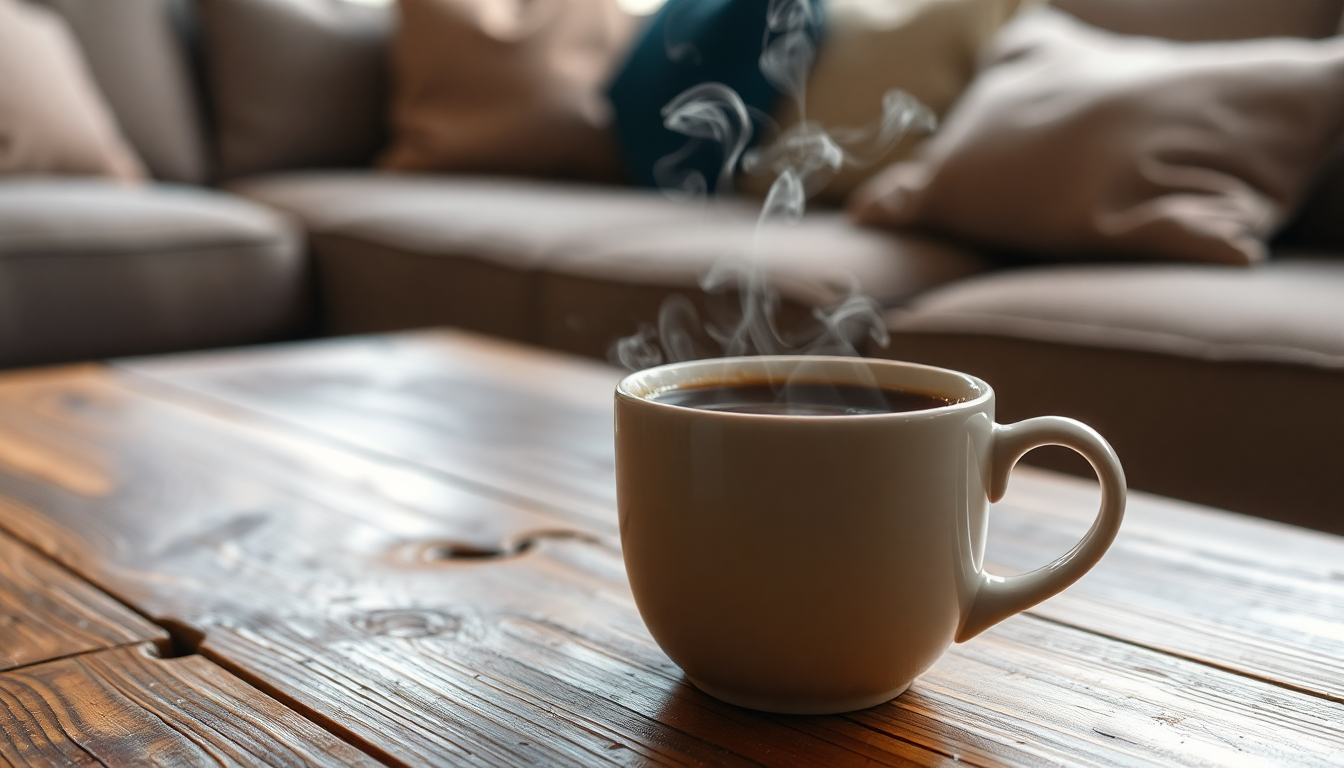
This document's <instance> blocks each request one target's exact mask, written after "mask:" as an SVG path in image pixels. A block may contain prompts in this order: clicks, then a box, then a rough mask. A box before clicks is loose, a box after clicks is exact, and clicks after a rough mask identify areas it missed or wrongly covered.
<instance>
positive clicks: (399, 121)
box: [380, 0, 633, 179]
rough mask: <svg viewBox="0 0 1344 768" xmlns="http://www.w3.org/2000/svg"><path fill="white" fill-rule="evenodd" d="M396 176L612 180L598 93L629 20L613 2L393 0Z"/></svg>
mask: <svg viewBox="0 0 1344 768" xmlns="http://www.w3.org/2000/svg"><path fill="white" fill-rule="evenodd" d="M400 8H401V15H402V23H401V25H400V26H399V27H398V31H397V34H396V37H395V40H394V43H393V68H394V82H395V84H396V85H395V89H394V94H393V111H392V124H393V142H392V146H391V148H390V149H389V150H388V151H387V153H386V154H385V155H384V156H383V158H382V160H381V163H380V164H381V165H382V166H383V167H384V168H386V169H389V170H397V171H457V172H469V173H514V174H531V175H539V176H567V177H571V178H590V179H611V178H615V177H616V176H618V174H619V165H618V161H617V158H616V150H615V146H614V143H613V141H612V138H611V134H610V131H609V124H610V120H611V110H610V107H609V106H608V104H607V102H606V99H605V98H604V96H603V94H602V88H603V86H604V85H605V82H606V78H607V77H608V76H609V73H610V71H611V69H612V67H613V66H614V63H615V60H616V58H617V57H618V56H620V55H621V54H622V53H623V52H624V49H625V46H626V43H627V40H628V38H629V36H630V34H631V32H632V30H633V20H632V19H631V18H630V17H629V16H628V15H626V14H625V13H624V12H622V11H621V10H620V9H619V8H618V7H617V5H616V2H615V0H532V2H498V1H497V0H401V4H400Z"/></svg>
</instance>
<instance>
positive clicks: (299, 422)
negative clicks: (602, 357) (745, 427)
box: [118, 331, 623, 522]
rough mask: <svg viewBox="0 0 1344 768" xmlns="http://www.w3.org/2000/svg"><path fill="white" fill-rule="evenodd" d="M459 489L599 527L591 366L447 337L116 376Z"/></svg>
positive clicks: (607, 388) (257, 354)
mask: <svg viewBox="0 0 1344 768" xmlns="http://www.w3.org/2000/svg"><path fill="white" fill-rule="evenodd" d="M118 367H119V368H121V369H122V370H126V371H130V372H134V373H137V374H142V375H143V376H144V377H145V378H146V379H147V380H150V381H157V382H159V383H161V384H167V385H171V386H173V387H176V388H180V389H182V390H184V391H186V390H190V391H195V392H199V393H201V394H206V395H209V396H211V397H213V398H217V399H218V400H219V401H220V403H232V404H235V405H241V406H243V407H246V408H249V409H257V410H260V411H263V412H266V413H268V414H270V415H272V416H275V417H277V418H280V419H282V420H284V421H287V422H289V423H290V424H292V425H295V426H297V427H300V428H302V429H303V430H306V431H309V432H312V433H315V434H320V435H323V436H325V437H328V438H331V439H333V440H336V441H339V442H340V443H341V444H342V445H345V446H346V447H348V448H353V449H363V450H371V451H376V452H377V453H379V454H380V455H383V456H389V457H396V458H399V459H403V460H406V461H409V462H413V463H414V464H416V465H419V466H422V467H426V468H430V469H433V470H435V471H438V472H442V473H445V474H447V475H449V476H451V477H454V478H456V479H458V480H460V481H463V482H466V483H468V484H469V485H470V487H475V488H484V489H488V490H489V492H492V493H494V494H500V495H503V496H505V497H506V498H510V499H519V498H521V499H525V500H527V502H529V503H531V504H534V505H540V506H543V507H551V508H555V509H559V510H561V511H563V512H565V513H579V514H583V515H586V516H587V517H589V518H590V519H591V520H594V521H599V522H607V521H609V520H610V519H611V510H612V509H614V508H615V499H616V496H615V493H616V491H615V464H614V462H613V459H612V449H611V423H612V413H611V408H612V405H611V403H612V392H613V390H614V389H615V386H616V382H617V381H619V380H620V378H621V376H622V375H623V374H622V373H621V372H620V371H619V370H617V369H615V368H612V367H610V366H607V365H602V364H600V363H595V362H593V361H591V360H586V359H583V358H578V357H573V356H570V355H562V354H559V353H555V352H548V351H545V350H540V349H537V348H535V347H529V346H525V345H521V344H516V343H512V342H505V341H500V340H496V339H491V338H488V337H485V336H479V335H476V334H470V333H464V332H458V331H426V332H419V333H406V334H395V335H388V336H370V337H357V338H355V339H334V340H323V341H318V342H306V343H303V344H296V345H277V346H272V347H264V348H257V349H249V350H238V351H233V352H229V353H225V354H222V355H221V354H218V353H205V354H192V355H175V356H169V357H162V358H149V359H144V360H128V361H122V362H120V363H118Z"/></svg>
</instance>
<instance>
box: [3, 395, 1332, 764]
mask: <svg viewBox="0 0 1344 768" xmlns="http://www.w3.org/2000/svg"><path fill="white" fill-rule="evenodd" d="M0 422H3V423H5V424H6V425H8V426H10V428H11V429H12V430H13V431H14V432H15V433H16V434H18V435H19V436H20V437H21V439H23V440H26V441H30V442H33V443H34V444H35V445H37V446H38V447H39V448H40V449H42V450H47V451H52V452H59V451H60V450H63V449H69V450H70V451H71V454H72V455H83V456H86V457H90V458H89V460H90V461H91V462H101V464H100V466H102V467H103V471H104V473H105V476H106V477H107V478H108V489H109V490H108V492H107V493H106V494H104V495H99V496H90V495H87V494H81V493H78V492H75V491H74V490H72V489H69V488H63V487H59V486H56V485H54V484H53V483H51V482H49V481H46V480H44V479H42V478H40V477H35V476H32V475H26V474H23V473H20V472H11V471H9V470H8V469H7V468H6V467H4V466H0V521H3V524H4V525H5V526H6V527H9V528H10V529H11V530H12V531H13V532H14V533H16V534H17V535H19V536H21V537H22V538H24V539H25V540H26V541H29V542H32V543H34V544H35V545H37V546H39V547H40V548H42V549H43V551H46V552H49V553H51V554H53V555H54V556H57V557H59V558H61V559H62V560H63V561H67V562H71V563H79V564H82V566H83V567H84V568H86V569H87V570H88V572H89V574H88V575H89V577H90V579H91V580H93V581H95V583H101V584H107V585H109V587H110V588H113V589H114V590H115V591H116V593H117V594H119V595H123V596H131V597H129V598H128V599H130V600H132V601H133V602H134V604H135V605H137V607H139V608H140V609H141V610H143V611H145V612H146V613H148V614H149V615H153V616H156V617H164V618H168V619H171V620H174V621H177V622H180V624H181V625H182V626H184V627H188V628H190V629H192V630H194V631H195V632H196V633H198V634H199V635H200V637H201V640H200V648H201V650H202V651H203V653H205V654H207V655H208V656H209V657H210V658H212V659H214V660H216V661H217V662H218V663H220V664H222V665H224V666H226V667H227V668H228V669H230V670H231V671H234V672H235V673H236V674H239V675H241V676H243V677H244V678H245V679H246V680H247V681H249V682H252V683H254V684H255V685H258V686H260V687H261V688H262V689H263V690H267V691H270V692H273V693H274V694H275V695H278V696H279V697H280V698H281V700H283V701H284V702H286V703H287V704H289V705H290V706H292V707H294V708H296V709H297V711H298V712H300V713H301V714H304V715H306V716H309V717H310V719H311V718H317V719H319V720H320V721H321V722H323V723H324V724H327V723H329V724H333V725H334V726H337V727H339V728H342V729H345V730H346V731H348V734H349V736H350V737H351V738H352V739H354V740H355V743H358V744H361V745H364V746H366V747H368V748H369V749H370V750H381V751H382V752H385V753H386V754H387V755H389V756H390V757H391V758H393V759H395V760H396V761H398V762H402V763H405V764H411V765H434V764H443V763H460V764H479V765H516V764H519V763H527V762H537V763H545V764H557V765H567V764H574V765H577V764H606V763H620V764H630V763H639V764H643V763H659V764H662V763H667V764H706V763H709V764H718V763H722V764H746V763H763V764H772V765H816V764H825V765H832V764H835V765H848V764H861V763H864V764H872V763H877V764H893V765H903V764H904V765H909V764H917V765H939V764H950V762H951V761H954V760H960V761H962V762H965V763H968V764H973V765H999V764H1007V765H1039V764H1045V763H1068V764H1094V765H1126V766H1128V765H1173V764H1174V765H1219V764H1229V763H1235V762H1238V761H1241V762H1244V763H1246V764H1255V765H1307V766H1313V765H1332V764H1337V763H1338V761H1339V759H1340V758H1341V755H1340V754H1339V752H1338V749H1339V747H1340V745H1341V744H1344V732H1341V731H1340V724H1341V723H1344V706H1341V705H1340V704H1338V703H1335V702H1331V701H1328V700H1325V699H1322V698H1320V697H1317V696H1313V695H1309V694H1306V693H1302V692H1298V691H1293V690H1288V689H1285V688H1283V687H1281V686H1278V685H1272V684H1267V683H1263V682H1260V681H1257V680H1254V679H1248V678H1247V677H1245V676H1242V675H1238V674H1234V673H1231V672H1226V671H1221V670H1217V669H1211V668H1209V667H1208V666H1205V665H1202V664H1200V663H1198V662H1196V661H1192V660H1188V659H1182V658H1177V657H1173V656H1171V655H1169V654H1164V653H1161V652H1157V651H1153V650H1150V649H1145V648H1142V647H1137V646H1131V645H1127V644H1125V643H1118V642H1115V641H1113V640H1110V639H1108V638H1106V637H1103V636H1100V635H1097V634H1093V633H1089V632H1083V631H1079V630H1076V629H1071V628H1068V627H1064V626H1060V625H1058V624H1056V623H1052V622H1048V621H1045V620H1043V619H1038V618H1032V617H1022V618H1019V619H1015V620H1013V621H1012V622H1010V623H1008V624H1005V625H1003V626H1002V627H1000V628H998V629H996V630H994V631H992V632H991V633H989V634H988V635H986V636H985V637H983V638H980V639H977V640H976V641H973V642H972V643H970V644H967V645H965V646H960V647H957V648H954V649H953V651H952V652H951V653H949V655H948V656H947V657H946V658H945V659H944V660H943V662H941V663H940V664H938V665H937V666H935V668H934V669H933V670H931V671H930V672H929V673H928V674H926V676H925V677H924V678H922V679H921V680H920V681H919V682H918V684H917V685H916V686H915V687H914V688H913V689H912V692H911V693H910V694H908V695H907V696H903V697H902V698H901V699H899V700H897V701H896V702H894V703H892V704H889V705H885V706H883V707H879V708H876V709H874V710H870V711H868V712H865V713H861V714H858V715H851V716H848V717H829V718H801V717H772V716H763V715H758V714H755V713H750V712H747V711H744V710H740V709H736V708H733V707H730V706H727V705H723V704H720V703H718V702H716V701H714V700H712V699H709V698H708V697H705V696H702V695H701V694H699V693H697V692H696V691H694V690H693V689H692V688H690V687H689V686H687V685H686V684H685V683H684V682H683V681H682V679H681V677H680V674H679V672H678V671H677V670H676V669H675V667H673V666H672V665H671V664H670V662H669V661H668V660H667V659H666V657H665V656H663V655H662V653H661V652H660V651H658V649H657V648H656V646H655V645H654V644H653V642H652V640H651V639H650V638H649V637H648V635H647V633H646V632H645V630H644V628H643V626H642V623H641V622H640V621H639V618H638V616H637V614H636V613H635V610H634V607H633V603H632V601H631V598H630V596H629V592H628V587H627V586H626V584H625V581H624V572H623V569H622V568H621V563H620V557H619V553H618V550H617V549H616V547H615V546H614V545H613V543H612V540H611V539H610V537H609V536H607V535H605V534H602V533H601V532H592V531H582V530H580V529H579V528H577V527H575V528H570V529H557V528H556V527H555V525H556V524H555V520H556V519H558V518H557V517H555V516H551V515H550V513H548V512H546V511H544V510H542V511H537V510H533V509H529V508H527V507H524V506H510V505H508V504H505V503H504V502H502V501H500V500H498V499H494V500H492V499H485V498H482V497H479V496H474V495H472V494H470V493H468V492H466V491H463V490H461V489H459V488H457V487H455V486H453V485H451V483H449V482H448V481H447V480H446V479H444V478H443V477H442V476H430V475H423V474H417V473H415V472H414V471H412V470H410V469H407V468H405V467H403V466H401V465H386V464H382V463H379V462H377V461H375V460H373V459H371V458H369V457H362V456H351V455H348V454H346V453H343V452H341V451H338V450H335V449H333V448H331V447H330V446H328V445H324V444H321V443H318V442H314V441H312V440H307V439H302V438H298V437H295V436H293V435H286V434H283V433H278V432H275V431H273V430H270V429H266V428H263V427H261V426H259V425H258V424H257V423H255V422H254V421H251V420H247V419H241V420H240V419H238V418H237V417H236V414H234V413H232V412H229V411H225V412H220V413H215V414H210V413H203V412H198V411H195V410H191V409H188V408H186V407H182V406H178V405H175V404H172V403H168V402H164V401H162V400H156V399H153V398H150V397H147V396H145V395H142V394H140V393H138V392H136V391H134V390H128V389H124V388H122V387H120V386H119V385H118V384H117V383H116V380H115V377H111V376H97V375H86V376H81V377H73V376H69V375H66V376H62V377H57V378H55V379H53V380H48V381H42V382H34V381H32V380H29V381H26V382H23V383H22V384H11V383H10V382H7V381H3V380H0ZM389 473H390V474H389ZM417 484H418V485H417ZM411 486H413V487H412V488H411V489H410V490H408V489H407V488H408V487H411ZM609 514H610V513H609ZM537 525H544V526H550V528H549V529H546V530H548V531H549V532H548V533H547V535H538V536H536V537H535V538H534V539H533V542H534V544H533V545H532V546H531V547H530V548H528V549H527V550H526V551H525V552H522V553H520V554H518V555H516V556H513V557H509V558H503V559H497V560H472V561H460V562H452V561H450V562H433V561H429V560H426V559H425V558H423V557H421V556H419V554H417V553H421V552H423V551H424V549H423V547H424V546H425V545H427V544H431V543H433V542H435V541H441V540H443V539H459V538H463V537H469V536H471V535H475V534H483V533H484V532H488V535H485V536H483V538H484V539H491V540H493V539H492V537H500V536H506V537H507V536H511V535H523V534H526V533H527V532H528V531H535V530H537V528H534V527H530V526H537ZM562 534H563V535H562ZM576 534H577V535H576ZM1116 731H1119V733H1117V732H1116ZM1285 734H1287V736H1286V737H1285ZM1113 737H1114V738H1113ZM1239 750H1240V751H1239Z"/></svg>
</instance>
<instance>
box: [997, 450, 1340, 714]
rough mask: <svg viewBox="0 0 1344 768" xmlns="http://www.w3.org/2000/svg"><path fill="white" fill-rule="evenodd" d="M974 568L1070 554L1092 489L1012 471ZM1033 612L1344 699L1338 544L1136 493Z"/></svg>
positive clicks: (1096, 496)
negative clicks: (1112, 536)
mask: <svg viewBox="0 0 1344 768" xmlns="http://www.w3.org/2000/svg"><path fill="white" fill-rule="evenodd" d="M1018 472H1019V473H1020V477H1018V478H1017V479H1016V480H1014V482H1013V484H1012V486H1011V487H1010V489H1009V493H1008V496H1007V497H1006V499H1005V500H1004V503H1002V504H999V505H996V507H995V509H994V511H993V513H992V515H991V518H990V539H989V546H988V548H987V553H986V560H987V562H988V563H989V567H990V568H991V569H997V571H998V572H1001V573H1018V572H1021V571H1024V570H1028V569H1030V568H1034V567H1038V566H1040V565H1044V564H1045V563H1047V562H1049V561H1050V560H1051V559H1052V558H1054V557H1055V556H1057V554H1058V553H1060V552H1063V551H1065V550H1067V549H1068V548H1069V547H1071V546H1073V544H1074V542H1076V541H1077V540H1078V538H1079V537H1080V536H1081V535H1082V532H1083V531H1084V530H1086V528H1087V526H1089V525H1090V524H1091V522H1092V517H1091V516H1092V514H1093V510H1095V509H1096V508H1097V506H1098V504H1099V503H1100V500H1101V494H1100V491H1099V489H1098V488H1097V486H1096V484H1095V483H1090V482H1086V481H1083V480H1080V479H1078V478H1073V477H1068V476H1064V475H1051V474H1050V473H1046V472H1043V471H1040V470H1028V469H1021V470H1018ZM1032 613H1033V614H1034V615H1037V616H1042V617H1045V618H1049V619H1051V620H1053V621H1056V622H1059V623H1062V624H1068V625H1070V626H1075V627H1080V628H1083V629H1086V630H1088V631H1091V632H1097V633H1101V634H1105V635H1108V636H1110V637H1116V638H1122V639H1124V640H1126V641H1128V642H1132V643H1138V644H1140V645H1146V646H1149V647H1154V648H1161V649H1164V650H1166V651H1168V652H1170V653H1175V654H1178V655H1181V656H1186V657H1189V658H1193V659H1198V660H1200V661H1202V662H1204V663H1206V664H1210V665H1212V666H1217V667H1222V668H1225V669H1230V670H1235V671H1237V672H1240V673H1242V674H1245V675H1249V676H1253V677H1258V678H1261V679H1265V680H1273V681H1275V682H1277V683H1278V684H1280V685H1286V686H1289V687H1292V688H1296V689H1298V690H1303V691H1311V692H1313V693H1315V694H1317V695H1320V696H1324V697H1327V698H1329V699H1331V700H1333V701H1337V702H1344V538H1340V537H1338V536H1332V535H1330V534H1325V533H1317V532H1315V531H1309V530H1306V529H1302V528H1295V527H1292V526H1288V525H1283V524H1280V523H1273V522H1268V521H1265V520H1259V519H1256V518H1252V517H1246V516H1242V515H1232V514H1229V513H1225V512H1218V511H1214V510H1209V509H1207V508H1203V507H1199V506H1196V505H1193V504H1183V503H1180V502H1176V501H1171V500H1167V499H1156V498H1153V497H1149V496H1144V495H1136V497H1135V499H1134V501H1133V503H1132V504H1131V507H1130V510H1129V511H1128V513H1127V514H1126V518H1125V523H1124V528H1123V530H1122V532H1121V535H1120V537H1119V538H1118V539H1117V540H1116V544H1115V546H1114V547H1112V549H1111V551H1110V552H1109V553H1108V554H1107V555H1106V558H1105V559H1104V560H1103V561H1102V563H1101V565H1100V566H1098V567H1097V568H1096V569H1095V570H1093V571H1092V572H1091V573H1089V574H1088V575H1087V576H1086V577H1084V578H1083V580H1082V581H1080V582H1079V583H1078V584H1076V585H1075V586H1074V587H1072V588H1071V589H1069V590H1067V591H1065V592H1064V593H1063V594H1061V595H1059V596H1057V597H1055V598H1053V599H1051V600H1048V601H1046V602H1045V603H1043V604H1041V605H1040V606H1037V607H1036V608H1035V609H1033V610H1032Z"/></svg>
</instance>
